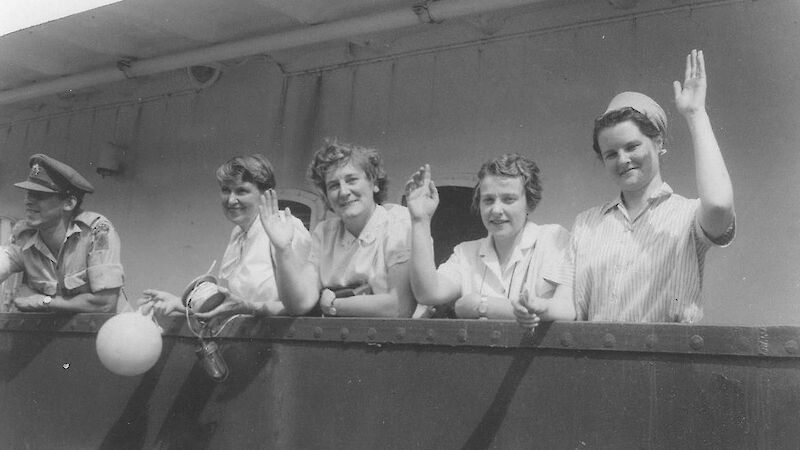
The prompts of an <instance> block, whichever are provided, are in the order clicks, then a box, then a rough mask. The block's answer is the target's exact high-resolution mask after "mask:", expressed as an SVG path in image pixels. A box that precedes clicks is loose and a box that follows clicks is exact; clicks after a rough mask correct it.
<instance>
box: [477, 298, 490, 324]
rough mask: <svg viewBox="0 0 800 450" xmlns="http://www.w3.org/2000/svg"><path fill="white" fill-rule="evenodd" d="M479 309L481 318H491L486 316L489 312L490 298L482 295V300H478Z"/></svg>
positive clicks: (479, 317)
mask: <svg viewBox="0 0 800 450" xmlns="http://www.w3.org/2000/svg"><path fill="white" fill-rule="evenodd" d="M477 310H478V319H479V320H489V318H488V317H486V314H487V313H488V312H489V299H488V298H486V297H481V300H480V301H479V302H478V308H477Z"/></svg>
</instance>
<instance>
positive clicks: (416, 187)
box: [406, 164, 439, 220]
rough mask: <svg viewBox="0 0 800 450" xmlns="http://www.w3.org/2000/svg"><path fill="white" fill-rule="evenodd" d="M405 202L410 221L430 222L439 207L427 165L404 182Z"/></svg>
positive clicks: (437, 193)
mask: <svg viewBox="0 0 800 450" xmlns="http://www.w3.org/2000/svg"><path fill="white" fill-rule="evenodd" d="M406 202H407V205H408V211H409V213H410V214H411V219H412V220H422V219H428V220H430V218H431V217H433V213H435V212H436V207H437V206H439V191H437V190H436V185H435V184H434V183H433V180H431V167H430V165H428V164H425V165H424V166H422V167H420V168H419V170H418V171H416V172H414V175H412V176H411V178H410V179H409V180H408V182H406Z"/></svg>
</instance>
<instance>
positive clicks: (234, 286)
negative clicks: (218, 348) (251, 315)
mask: <svg viewBox="0 0 800 450" xmlns="http://www.w3.org/2000/svg"><path fill="white" fill-rule="evenodd" d="M291 220H292V225H294V228H295V231H294V237H293V239H292V248H295V249H301V250H300V251H305V252H308V250H309V248H310V246H311V235H310V234H309V232H308V230H306V228H305V226H304V225H303V222H301V221H300V220H299V219H298V218H296V217H293V216H292V217H291ZM273 251H274V250H273V247H272V243H271V242H270V240H269V236H268V235H267V232H266V231H264V227H263V226H262V225H261V220H260V219H259V218H258V217H257V218H256V220H255V221H254V222H253V224H252V225H251V226H250V228H249V229H248V230H247V231H244V230H243V229H242V228H241V227H238V226H237V227H235V228H234V229H233V231H232V232H231V237H230V240H229V241H228V246H227V247H226V248H225V254H224V255H223V256H222V264H221V265H220V268H219V279H220V280H224V281H225V283H227V286H228V289H229V290H230V291H231V293H232V294H234V295H235V296H237V297H239V298H241V299H243V300H246V301H250V302H253V303H265V302H274V301H279V298H278V287H277V285H276V283H275V267H274V265H273V258H272V254H273Z"/></svg>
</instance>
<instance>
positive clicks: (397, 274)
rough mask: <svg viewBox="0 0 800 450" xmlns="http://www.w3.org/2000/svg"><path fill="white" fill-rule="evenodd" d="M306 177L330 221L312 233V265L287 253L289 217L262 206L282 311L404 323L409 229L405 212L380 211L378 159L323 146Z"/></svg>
mask: <svg viewBox="0 0 800 450" xmlns="http://www.w3.org/2000/svg"><path fill="white" fill-rule="evenodd" d="M308 176H309V179H310V180H311V182H312V183H313V184H314V186H315V188H316V189H317V191H318V192H319V193H320V194H321V196H322V197H323V198H324V199H325V202H326V204H327V206H328V208H329V209H330V210H331V211H332V212H333V213H334V215H335V216H334V217H332V218H329V219H327V220H325V221H323V222H322V223H320V224H318V225H317V227H316V229H315V230H314V233H313V239H312V251H311V256H310V258H306V257H304V256H303V255H302V254H300V253H299V252H297V250H296V249H295V248H294V247H293V246H291V245H289V244H290V243H291V242H292V236H293V233H294V231H293V228H292V227H290V226H288V223H287V220H289V219H290V218H291V212H290V211H288V210H287V211H285V212H284V211H278V203H277V199H275V198H274V197H269V196H267V197H266V198H265V199H264V201H263V203H262V205H261V217H262V221H263V223H264V228H265V229H266V230H267V233H268V234H269V236H270V239H271V240H272V242H273V244H274V245H275V250H276V252H275V255H276V262H277V269H278V270H277V275H278V276H277V278H278V288H279V291H280V292H281V298H283V299H284V302H285V303H286V306H287V308H289V310H290V312H292V313H294V314H305V313H307V312H308V311H310V310H311V309H312V308H314V306H315V305H316V304H317V303H319V306H320V309H321V310H322V313H323V314H324V315H326V316H363V317H410V316H411V314H412V313H413V312H414V309H415V307H416V302H415V301H414V297H413V296H412V294H411V287H410V285H409V281H408V264H407V262H408V257H409V229H410V227H411V225H410V221H409V217H408V210H407V209H406V208H405V207H403V206H399V205H387V206H383V205H382V203H383V200H384V199H385V198H386V189H387V179H386V172H385V170H384V169H383V164H382V162H381V158H380V156H379V155H378V152H377V151H375V150H373V149H368V148H364V147H358V146H354V145H349V144H343V143H339V142H335V141H333V142H329V143H327V144H326V145H324V146H323V147H322V148H320V149H319V150H317V152H316V153H315V154H314V157H313V159H312V162H311V164H310V166H309V168H308ZM309 280H314V281H311V282H309Z"/></svg>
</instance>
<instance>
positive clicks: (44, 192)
mask: <svg viewBox="0 0 800 450" xmlns="http://www.w3.org/2000/svg"><path fill="white" fill-rule="evenodd" d="M30 167H31V170H30V174H29V175H28V179H27V180H26V181H22V182H20V183H16V184H15V186H16V187H19V188H22V189H25V191H26V195H25V220H22V221H20V222H19V223H17V225H16V226H15V227H14V231H13V237H12V242H11V244H10V245H9V246H7V247H4V248H0V282H2V281H5V279H6V278H8V277H9V276H10V275H11V274H13V273H16V272H23V273H24V276H23V282H22V286H21V288H20V291H19V293H18V294H17V296H16V298H15V299H14V305H15V306H16V307H17V309H18V310H20V311H28V312H48V311H57V312H114V311H116V306H117V299H118V297H119V293H120V289H121V288H122V284H123V277H124V275H123V270H122V264H121V263H120V241H119V236H118V235H117V232H116V231H115V230H114V227H113V225H112V224H111V222H110V221H109V220H108V219H106V218H105V217H103V216H102V215H100V214H97V213H94V212H89V211H83V210H82V209H81V203H82V202H83V196H84V194H87V193H91V192H93V191H94V188H93V187H92V185H91V184H90V183H89V182H88V181H87V180H86V179H85V178H84V177H83V176H81V174H79V173H78V172H77V171H76V170H75V169H73V168H72V167H70V166H68V165H66V164H64V163H62V162H60V161H57V160H55V159H53V158H50V157H49V156H46V155H42V154H37V155H33V156H31V158H30Z"/></svg>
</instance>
